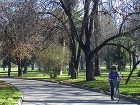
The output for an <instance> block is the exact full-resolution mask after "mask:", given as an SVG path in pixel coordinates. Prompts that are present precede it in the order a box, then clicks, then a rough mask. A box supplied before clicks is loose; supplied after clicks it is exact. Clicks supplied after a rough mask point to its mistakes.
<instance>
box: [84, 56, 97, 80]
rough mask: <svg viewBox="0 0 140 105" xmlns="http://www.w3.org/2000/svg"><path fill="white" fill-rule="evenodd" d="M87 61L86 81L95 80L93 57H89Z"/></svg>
mask: <svg viewBox="0 0 140 105" xmlns="http://www.w3.org/2000/svg"><path fill="white" fill-rule="evenodd" d="M85 61H86V81H92V80H95V78H94V68H93V61H92V58H87V59H85Z"/></svg>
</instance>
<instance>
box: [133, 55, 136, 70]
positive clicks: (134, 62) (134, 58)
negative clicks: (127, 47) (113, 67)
mask: <svg viewBox="0 0 140 105" xmlns="http://www.w3.org/2000/svg"><path fill="white" fill-rule="evenodd" d="M134 53H135V52H134ZM132 58H133V67H134V65H135V64H136V56H135V55H132Z"/></svg>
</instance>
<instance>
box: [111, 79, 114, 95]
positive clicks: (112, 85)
mask: <svg viewBox="0 0 140 105" xmlns="http://www.w3.org/2000/svg"><path fill="white" fill-rule="evenodd" d="M114 88H115V87H114V84H113V81H112V80H111V81H110V89H111V94H110V96H111V97H113V96H114Z"/></svg>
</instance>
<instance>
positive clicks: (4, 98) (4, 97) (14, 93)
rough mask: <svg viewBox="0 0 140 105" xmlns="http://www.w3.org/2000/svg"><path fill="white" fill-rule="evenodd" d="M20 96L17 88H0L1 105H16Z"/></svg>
mask: <svg viewBox="0 0 140 105" xmlns="http://www.w3.org/2000/svg"><path fill="white" fill-rule="evenodd" d="M20 95H21V94H20V92H19V90H18V89H17V88H16V87H13V86H12V87H0V105H14V103H15V102H16V100H17V97H19V96H20Z"/></svg>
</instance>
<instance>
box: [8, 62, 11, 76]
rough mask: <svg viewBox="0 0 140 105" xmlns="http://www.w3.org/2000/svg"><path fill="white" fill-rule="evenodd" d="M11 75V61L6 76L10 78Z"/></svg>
mask: <svg viewBox="0 0 140 105" xmlns="http://www.w3.org/2000/svg"><path fill="white" fill-rule="evenodd" d="M10 73H11V61H10V62H9V63H8V76H9V77H10Z"/></svg>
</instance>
